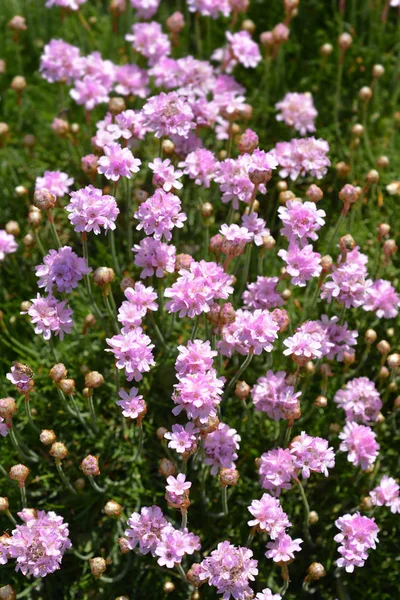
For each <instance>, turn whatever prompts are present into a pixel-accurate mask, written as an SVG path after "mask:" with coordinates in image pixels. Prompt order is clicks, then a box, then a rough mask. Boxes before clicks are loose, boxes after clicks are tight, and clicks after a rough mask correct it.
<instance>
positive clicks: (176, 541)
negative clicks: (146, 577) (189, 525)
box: [155, 525, 200, 569]
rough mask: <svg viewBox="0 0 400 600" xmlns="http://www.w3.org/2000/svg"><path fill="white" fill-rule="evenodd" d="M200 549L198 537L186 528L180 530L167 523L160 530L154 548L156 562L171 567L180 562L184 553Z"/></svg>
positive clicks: (191, 552)
mask: <svg viewBox="0 0 400 600" xmlns="http://www.w3.org/2000/svg"><path fill="white" fill-rule="evenodd" d="M196 550H200V538H199V537H198V536H197V535H194V534H193V533H189V532H188V530H187V529H184V530H182V531H180V530H179V529H174V527H173V526H172V525H167V527H164V529H163V530H162V532H161V536H160V541H159V543H158V544H157V547H156V549H155V555H156V556H157V557H158V559H157V562H158V564H159V565H160V566H161V567H163V566H165V567H167V569H173V568H174V567H175V565H177V564H180V563H181V561H182V559H183V557H184V556H185V555H186V554H193V552H195V551H196Z"/></svg>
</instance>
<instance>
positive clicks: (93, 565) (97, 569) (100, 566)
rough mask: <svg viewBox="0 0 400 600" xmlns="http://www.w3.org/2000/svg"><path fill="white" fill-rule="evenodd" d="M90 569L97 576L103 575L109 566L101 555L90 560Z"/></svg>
mask: <svg viewBox="0 0 400 600" xmlns="http://www.w3.org/2000/svg"><path fill="white" fill-rule="evenodd" d="M89 563H90V570H91V572H92V575H94V576H95V577H101V576H102V575H103V573H104V572H105V570H106V568H107V563H106V561H105V560H104V558H101V556H95V557H94V558H91V559H90V560H89Z"/></svg>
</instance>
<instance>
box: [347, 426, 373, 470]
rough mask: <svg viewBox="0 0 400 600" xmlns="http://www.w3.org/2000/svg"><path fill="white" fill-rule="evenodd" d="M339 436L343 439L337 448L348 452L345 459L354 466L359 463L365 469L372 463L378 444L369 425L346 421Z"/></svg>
mask: <svg viewBox="0 0 400 600" xmlns="http://www.w3.org/2000/svg"><path fill="white" fill-rule="evenodd" d="M339 438H340V439H341V440H343V441H342V443H341V444H340V446H339V450H342V452H348V456H347V460H348V461H349V462H351V463H352V464H353V465H354V466H355V467H357V466H358V465H359V466H360V467H361V469H362V470H363V471H365V470H366V469H368V467H369V466H370V465H373V464H374V462H375V460H376V458H377V456H378V451H379V448H380V446H379V444H378V442H377V441H376V434H375V433H374V432H373V431H372V429H371V428H370V427H368V426H366V425H358V424H357V423H354V422H350V423H346V425H345V427H344V429H343V431H342V432H341V433H340V434H339Z"/></svg>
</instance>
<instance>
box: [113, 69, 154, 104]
mask: <svg viewBox="0 0 400 600" xmlns="http://www.w3.org/2000/svg"><path fill="white" fill-rule="evenodd" d="M115 79H116V86H115V91H116V93H117V94H120V95H121V96H131V95H132V96H138V97H139V98H146V97H147V96H148V94H149V92H150V88H149V87H148V84H149V76H148V74H147V71H146V70H145V69H141V68H140V67H138V66H137V65H134V64H133V65H122V66H120V67H118V68H117V69H116V71H115Z"/></svg>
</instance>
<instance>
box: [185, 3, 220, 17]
mask: <svg viewBox="0 0 400 600" xmlns="http://www.w3.org/2000/svg"><path fill="white" fill-rule="evenodd" d="M187 5H188V9H189V10H190V12H193V13H194V12H198V13H200V14H201V15H202V16H203V17H211V18H213V19H218V17H220V16H221V15H223V16H224V17H227V16H228V15H229V14H230V12H231V7H230V4H229V0H187Z"/></svg>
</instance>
